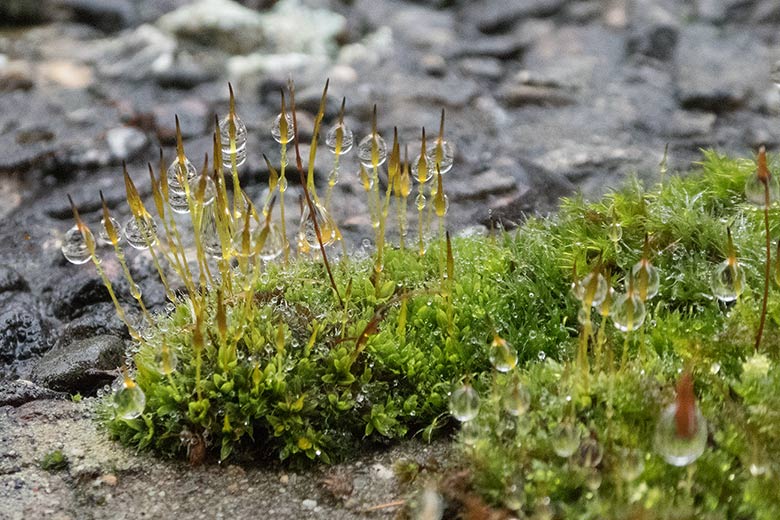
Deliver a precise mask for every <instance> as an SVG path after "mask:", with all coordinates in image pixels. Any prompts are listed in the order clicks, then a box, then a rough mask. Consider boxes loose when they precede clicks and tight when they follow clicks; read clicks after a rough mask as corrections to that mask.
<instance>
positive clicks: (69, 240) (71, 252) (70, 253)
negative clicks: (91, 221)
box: [61, 226, 91, 265]
mask: <svg viewBox="0 0 780 520" xmlns="http://www.w3.org/2000/svg"><path fill="white" fill-rule="evenodd" d="M87 234H91V231H90V230H89V229H87V228H86V227H85V228H84V233H83V234H82V231H81V230H80V229H79V226H73V227H72V228H70V229H69V230H68V231H67V232H66V233H65V236H64V237H63V239H62V248H61V250H62V255H63V256H64V257H65V259H66V260H67V261H68V262H70V263H72V264H76V265H79V264H84V263H86V262H89V259H90V257H91V255H90V253H89V248H88V247H87V241H86V239H85V238H84V236H85V235H87Z"/></svg>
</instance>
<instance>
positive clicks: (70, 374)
mask: <svg viewBox="0 0 780 520" xmlns="http://www.w3.org/2000/svg"><path fill="white" fill-rule="evenodd" d="M124 351H125V343H124V341H122V339H120V338H119V337H117V336H114V335H109V334H103V335H98V336H93V337H91V338H85V339H80V340H74V341H70V342H65V341H60V342H58V343H57V344H56V345H55V346H54V347H52V349H51V350H50V351H48V352H47V353H46V354H44V356H43V357H42V358H41V360H40V362H39V363H38V365H37V366H36V367H35V370H34V372H33V380H34V381H35V382H37V383H39V384H41V385H44V386H46V387H48V388H51V389H53V390H58V391H62V392H68V393H76V392H81V393H91V392H93V391H94V390H96V389H97V388H100V387H102V386H103V385H105V384H109V383H111V382H112V381H113V380H114V379H115V378H116V375H117V372H116V369H117V367H118V366H119V365H120V364H121V363H122V357H123V355H124Z"/></svg>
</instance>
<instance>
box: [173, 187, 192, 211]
mask: <svg viewBox="0 0 780 520" xmlns="http://www.w3.org/2000/svg"><path fill="white" fill-rule="evenodd" d="M168 205H169V206H170V207H171V210H172V211H174V212H176V213H180V214H185V213H189V212H190V204H189V202H187V194H186V193H185V192H183V191H182V192H177V191H171V192H169V194H168Z"/></svg>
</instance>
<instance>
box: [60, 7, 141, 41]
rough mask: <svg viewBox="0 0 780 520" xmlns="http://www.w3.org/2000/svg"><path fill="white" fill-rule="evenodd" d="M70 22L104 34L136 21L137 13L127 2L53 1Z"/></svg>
mask: <svg viewBox="0 0 780 520" xmlns="http://www.w3.org/2000/svg"><path fill="white" fill-rule="evenodd" d="M55 4H56V5H57V6H59V7H61V8H64V9H65V10H67V11H68V13H69V14H70V17H71V19H72V20H74V21H76V22H79V23H83V24H86V25H89V26H92V27H95V28H97V29H100V30H101V31H104V32H108V33H111V32H116V31H119V30H121V29H125V28H127V27H131V26H132V25H134V24H135V23H136V22H137V21H138V13H137V11H136V9H135V8H134V7H133V3H132V2H130V1H129V0H55Z"/></svg>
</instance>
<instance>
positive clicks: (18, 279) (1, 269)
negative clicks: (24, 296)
mask: <svg viewBox="0 0 780 520" xmlns="http://www.w3.org/2000/svg"><path fill="white" fill-rule="evenodd" d="M29 290H30V286H29V285H27V280H25V279H24V278H23V277H22V275H21V274H19V273H18V272H17V271H16V270H15V269H14V268H13V267H11V266H0V293H2V292H6V291H29Z"/></svg>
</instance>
